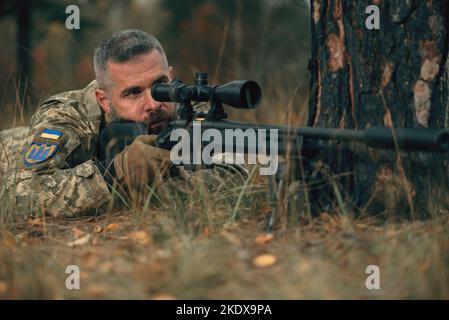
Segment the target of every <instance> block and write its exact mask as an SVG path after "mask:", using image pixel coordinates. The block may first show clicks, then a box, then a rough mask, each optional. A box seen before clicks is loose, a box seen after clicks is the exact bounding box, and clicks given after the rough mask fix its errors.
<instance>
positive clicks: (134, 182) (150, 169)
mask: <svg viewBox="0 0 449 320" xmlns="http://www.w3.org/2000/svg"><path fill="white" fill-rule="evenodd" d="M156 138H157V136H156V135H141V136H138V137H137V138H136V139H135V140H134V141H133V143H132V144H131V145H129V146H127V147H126V148H125V149H124V150H123V151H122V152H120V153H118V154H117V155H116V156H115V157H114V168H115V172H116V177H117V179H118V181H120V182H122V181H123V182H124V183H125V184H126V185H127V186H128V187H130V188H132V189H135V188H140V187H144V186H146V185H147V184H153V183H156V184H157V183H160V182H162V178H163V177H164V175H166V174H167V173H168V172H169V170H170V167H171V165H172V163H171V161H170V151H169V150H164V149H160V148H157V147H155V146H154V143H155V141H156Z"/></svg>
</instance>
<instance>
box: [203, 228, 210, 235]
mask: <svg viewBox="0 0 449 320" xmlns="http://www.w3.org/2000/svg"><path fill="white" fill-rule="evenodd" d="M203 235H204V236H205V237H209V236H210V231H209V228H208V227H205V228H204V229H203Z"/></svg>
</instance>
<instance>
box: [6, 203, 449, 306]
mask: <svg viewBox="0 0 449 320" xmlns="http://www.w3.org/2000/svg"><path fill="white" fill-rule="evenodd" d="M208 219H209V220H208V221H212V222H210V223H208V224H206V226H205V227H201V229H198V228H197V226H198V225H199V224H198V223H195V221H192V222H191V223H190V225H187V224H184V223H182V222H180V221H179V219H175V218H174V217H173V216H171V215H170V214H167V213H166V212H163V211H156V210H145V211H136V210H135V211H133V212H120V213H115V214H109V215H105V216H102V217H95V218H79V219H75V220H74V219H72V220H67V219H66V220H52V221H44V220H42V219H29V220H28V221H27V222H26V223H22V224H15V225H14V226H11V225H9V226H6V225H2V226H1V227H0V299H78V298H83V299H429V298H435V299H448V298H449V216H447V215H446V216H442V217H439V218H435V219H433V220H431V221H419V222H410V221H408V222H403V223H391V222H389V223H379V222H378V221H376V219H373V218H371V219H352V218H350V217H347V216H342V215H339V214H327V213H324V214H322V215H321V216H320V217H318V218H314V219H313V221H312V222H310V223H308V224H300V225H297V226H295V227H291V228H287V229H286V230H284V231H274V232H272V233H267V232H265V231H264V230H265V225H266V215H265V214H264V213H262V212H258V213H257V214H256V213H254V214H247V215H245V216H242V217H240V218H239V219H236V220H235V222H230V220H229V213H227V212H214V213H213V214H210V216H209V217H208ZM194 226H196V227H194ZM70 265H75V266H77V267H78V268H79V271H80V278H79V279H80V281H79V286H80V287H79V289H72V290H71V289H68V288H67V286H66V282H70V281H71V280H70V279H69V280H70V281H69V280H67V278H68V277H69V276H71V275H72V274H73V271H70V269H67V267H68V266H70ZM370 265H375V266H377V267H378V268H379V269H378V271H379V278H378V280H379V281H378V285H379V289H371V290H370V289H368V288H367V286H366V285H367V282H368V284H372V285H374V286H375V285H376V281H375V280H373V278H372V277H371V278H370V279H368V280H367V278H368V277H370V276H373V275H374V273H377V271H374V273H373V274H370V273H367V267H368V266H370ZM369 270H371V271H369ZM372 270H373V269H369V268H368V272H373V271H372ZM66 271H67V272H68V273H66ZM72 279H73V278H72ZM71 283H72V284H73V283H75V282H71ZM69 284H70V283H69ZM69 287H70V286H69Z"/></svg>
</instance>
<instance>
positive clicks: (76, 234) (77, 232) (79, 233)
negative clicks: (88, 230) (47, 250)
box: [72, 227, 85, 239]
mask: <svg viewBox="0 0 449 320" xmlns="http://www.w3.org/2000/svg"><path fill="white" fill-rule="evenodd" d="M72 231H73V235H74V237H75V239H79V238H81V237H82V236H84V234H85V232H84V231H82V230H80V229H78V228H77V227H75V228H73V229H72Z"/></svg>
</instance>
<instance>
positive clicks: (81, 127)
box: [0, 81, 243, 217]
mask: <svg viewBox="0 0 449 320" xmlns="http://www.w3.org/2000/svg"><path fill="white" fill-rule="evenodd" d="M96 85H97V84H96V81H93V82H91V83H90V84H89V85H88V86H87V87H86V88H84V89H82V90H77V91H69V92H64V93H61V94H57V95H55V96H52V97H50V98H48V99H47V100H46V101H44V102H43V103H42V104H41V105H40V106H39V108H38V109H37V111H36V113H35V114H34V115H33V117H32V118H31V123H30V126H29V127H18V128H13V129H9V130H5V131H2V132H1V133H0V177H1V179H2V181H1V190H0V197H1V201H2V202H1V203H2V208H1V210H2V211H3V212H7V213H8V214H14V215H19V216H22V217H24V216H29V215H35V216H42V215H46V216H53V217H59V216H74V215H80V214H92V213H94V214H95V213H98V212H99V211H100V210H102V209H104V208H109V207H110V206H111V205H112V204H111V203H112V202H113V199H114V197H113V194H112V193H111V191H110V188H108V185H107V183H106V181H105V179H104V177H103V176H102V174H101V172H100V170H99V169H98V167H97V165H96V164H95V159H96V155H97V143H98V136H99V132H100V130H101V128H102V126H103V125H107V124H108V122H110V121H111V119H109V117H108V116H107V115H104V114H103V115H102V111H101V108H100V106H99V105H98V103H97V100H96V98H95V89H96ZM200 171H205V170H200ZM214 171H216V170H214ZM180 176H182V177H184V179H183V180H184V181H185V182H188V183H189V186H183V187H182V188H184V189H190V188H192V185H194V184H195V182H194V180H195V178H194V177H192V176H189V174H188V173H187V172H185V171H184V172H182V174H181V175H180ZM197 176H201V174H200V175H197ZM204 178H205V177H204V176H201V179H203V180H204ZM209 178H210V175H209ZM242 178H243V176H242ZM206 179H208V178H207V177H206ZM214 183H215V184H216V182H212V184H214ZM240 183H241V182H240Z"/></svg>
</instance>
